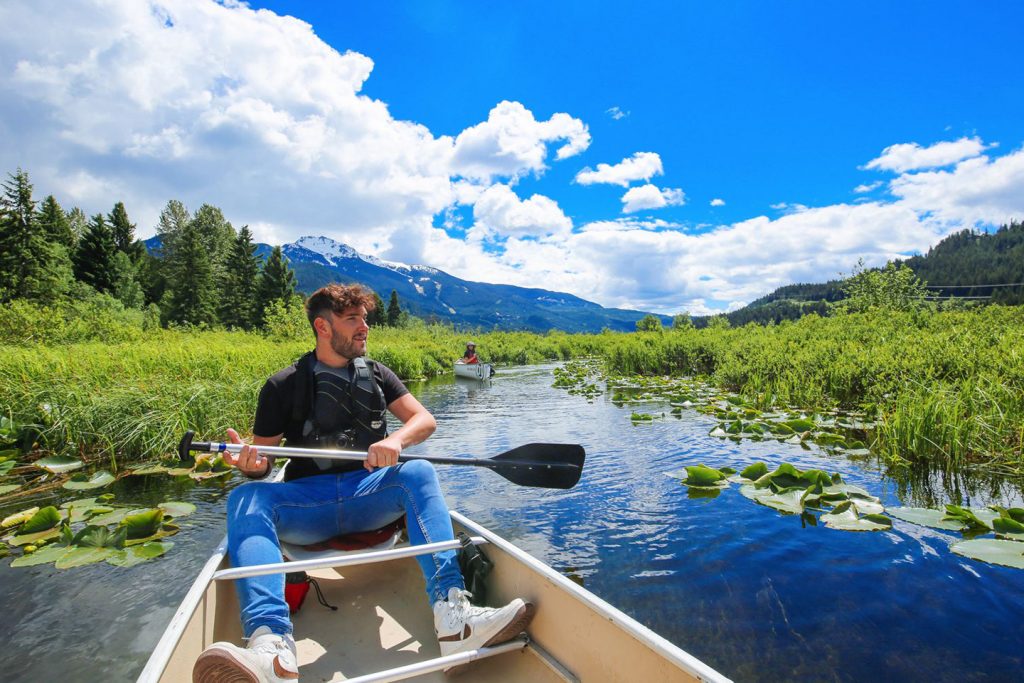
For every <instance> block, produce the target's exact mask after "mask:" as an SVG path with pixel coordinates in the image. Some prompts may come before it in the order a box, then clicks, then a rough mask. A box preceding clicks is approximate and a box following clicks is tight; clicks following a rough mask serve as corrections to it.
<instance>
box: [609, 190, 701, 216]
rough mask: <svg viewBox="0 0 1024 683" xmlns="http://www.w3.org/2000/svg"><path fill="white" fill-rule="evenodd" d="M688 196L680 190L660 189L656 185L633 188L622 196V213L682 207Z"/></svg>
mask: <svg viewBox="0 0 1024 683" xmlns="http://www.w3.org/2000/svg"><path fill="white" fill-rule="evenodd" d="M685 203H686V194H685V193H684V192H683V191H682V190H680V189H670V188H664V189H661V188H658V187H656V186H655V185H651V184H647V185H639V186H637V187H631V188H629V189H628V190H627V191H626V194H624V195H622V212H623V213H635V212H636V211H644V210H646V209H662V208H664V207H666V206H682V205H683V204H685Z"/></svg>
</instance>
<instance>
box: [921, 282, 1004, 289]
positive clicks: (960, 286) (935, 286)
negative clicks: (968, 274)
mask: <svg viewBox="0 0 1024 683" xmlns="http://www.w3.org/2000/svg"><path fill="white" fill-rule="evenodd" d="M1022 285H1024V282H1011V283H1008V284H1001V285H925V286H924V288H925V289H981V288H982V287H1020V286H1022Z"/></svg>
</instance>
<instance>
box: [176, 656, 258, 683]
mask: <svg viewBox="0 0 1024 683" xmlns="http://www.w3.org/2000/svg"><path fill="white" fill-rule="evenodd" d="M192 683H260V679H259V678H258V677H256V676H255V675H254V674H253V673H252V672H251V671H249V670H248V669H247V668H246V667H245V665H244V664H243V663H242V662H241V661H239V660H238V659H236V658H235V657H233V656H232V654H231V653H230V652H229V651H227V650H208V651H206V652H204V653H203V654H201V655H199V658H198V659H196V663H195V666H193V667H192Z"/></svg>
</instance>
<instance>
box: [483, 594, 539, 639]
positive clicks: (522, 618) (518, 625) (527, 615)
mask: <svg viewBox="0 0 1024 683" xmlns="http://www.w3.org/2000/svg"><path fill="white" fill-rule="evenodd" d="M536 611H537V610H536V609H534V607H533V603H532V602H525V603H523V608H522V609H520V610H519V611H518V612H516V615H515V617H513V618H512V621H510V622H508V625H506V626H505V628H503V629H501V630H500V631H498V632H497V633H495V634H494V635H493V636H491V637H490V638H488V639H487V642H486V643H484V644H483V645H482V647H488V646H490V645H497V644H499V643H504V642H505V641H506V640H512V639H513V638H515V637H516V636H518V635H519V634H520V633H522V632H523V631H525V630H526V627H527V626H529V624H530V622H531V621H532V620H533V615H534V613H535V612H536Z"/></svg>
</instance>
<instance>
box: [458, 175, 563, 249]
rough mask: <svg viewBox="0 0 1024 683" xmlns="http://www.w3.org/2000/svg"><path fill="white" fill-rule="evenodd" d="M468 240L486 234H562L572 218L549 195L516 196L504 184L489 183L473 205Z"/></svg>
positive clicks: (499, 236)
mask: <svg viewBox="0 0 1024 683" xmlns="http://www.w3.org/2000/svg"><path fill="white" fill-rule="evenodd" d="M473 220H474V224H473V227H472V228H471V229H470V238H471V239H474V238H475V239H484V238H487V237H498V238H504V237H510V236H515V237H520V238H521V237H535V238H550V237H552V236H561V237H563V238H564V237H565V236H566V235H568V234H569V231H570V230H572V221H571V220H570V219H569V217H568V216H566V215H565V214H564V213H563V212H562V210H561V209H560V208H559V207H558V203H557V202H555V201H554V200H552V199H551V198H549V197H545V196H543V195H539V194H535V195H533V196H532V197H530V198H529V199H525V200H522V199H520V198H519V197H518V196H517V195H516V193H515V192H513V191H512V188H510V187H509V186H507V185H501V184H499V185H492V186H491V187H489V188H487V190H485V191H484V192H483V193H482V194H481V195H480V197H479V198H478V199H477V200H476V203H475V204H474V205H473Z"/></svg>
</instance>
